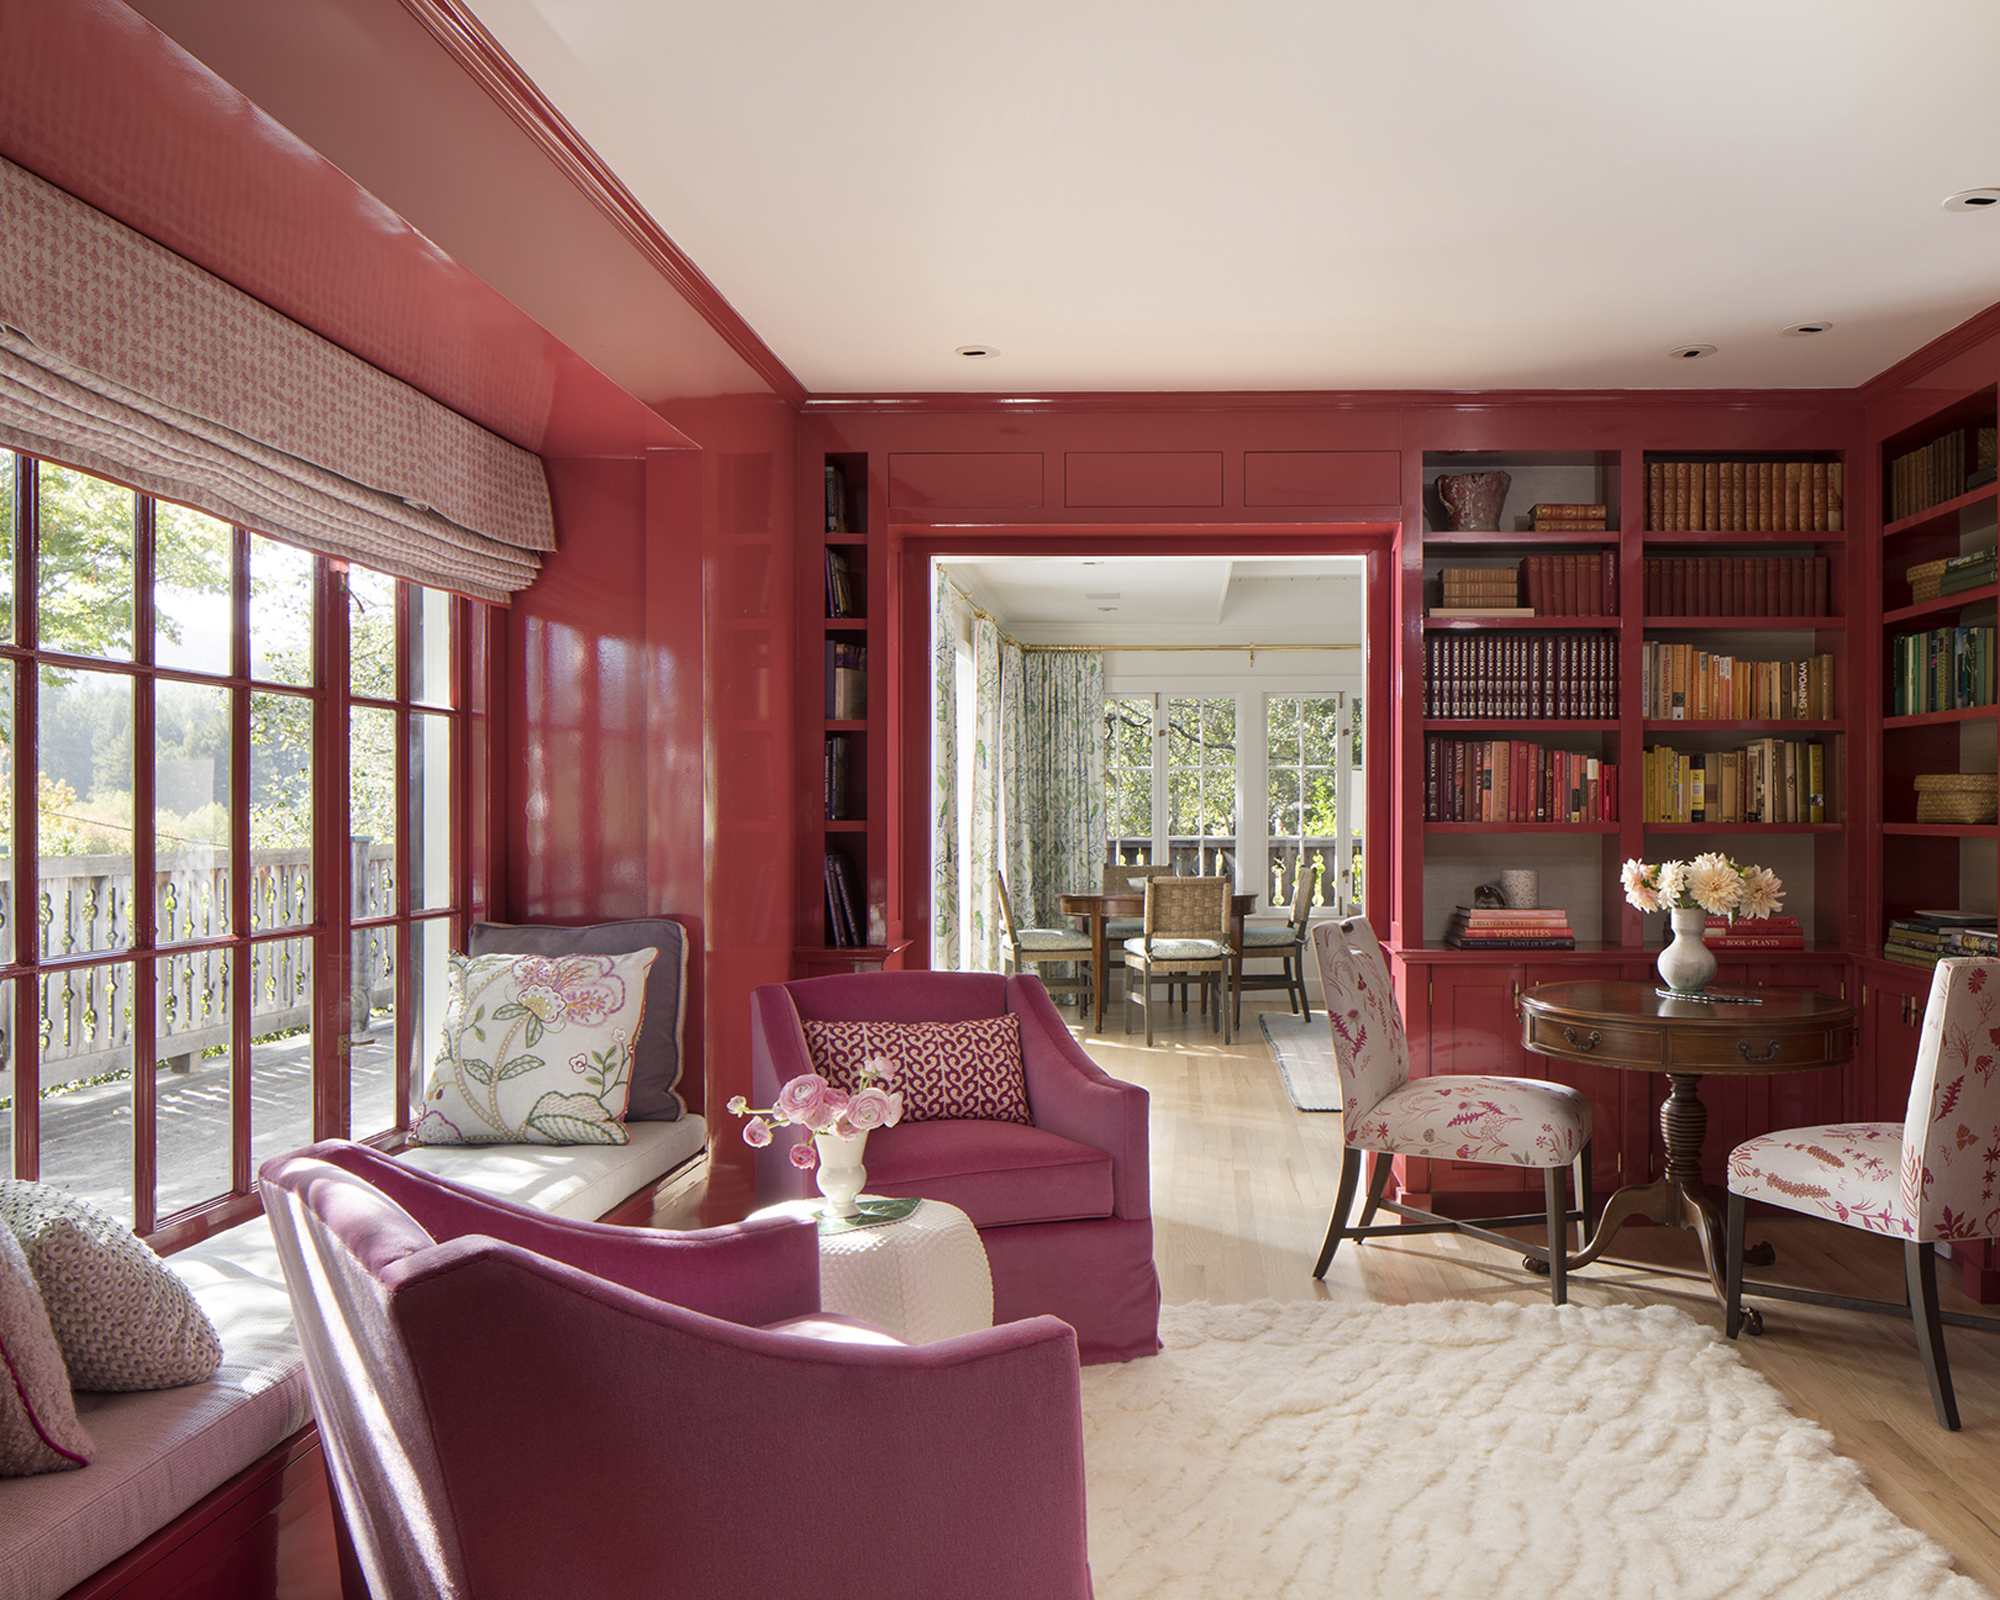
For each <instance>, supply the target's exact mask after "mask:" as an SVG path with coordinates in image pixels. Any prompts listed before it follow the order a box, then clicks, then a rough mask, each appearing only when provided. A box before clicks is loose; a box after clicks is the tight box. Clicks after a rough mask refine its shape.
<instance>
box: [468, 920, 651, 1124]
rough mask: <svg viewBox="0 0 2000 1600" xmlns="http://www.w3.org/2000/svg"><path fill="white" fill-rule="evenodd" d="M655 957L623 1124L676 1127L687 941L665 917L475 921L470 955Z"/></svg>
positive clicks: (648, 979)
mask: <svg viewBox="0 0 2000 1600" xmlns="http://www.w3.org/2000/svg"><path fill="white" fill-rule="evenodd" d="M648 945H651V946H652V947H653V948H654V949H655V950H657V951H659V955H658V956H656V957H655V958H654V961H653V966H652V970H651V971H650V972H648V973H647V974H646V1014H645V1017H644V1018H643V1019H642V1020H641V1022H640V1024H639V1037H638V1040H637V1041H636V1042H635V1043H634V1044H633V1046H632V1086H631V1091H630V1093H629V1095H628V1097H627V1099H626V1102H625V1120H626V1121H627V1122H678V1121H679V1120H680V1119H681V1117H682V1115H683V1114H684V1113H685V1112H686V1111H687V1106H686V1104H685V1102H683V1101H682V1099H681V1097H680V1096H679V1095H678V1094H676V1093H675V1092H674V1085H675V1084H677V1083H679V1082H680V1081H681V1021H682V1019H683V1017H684V1016H685V1015H686V1013H687V934H686V933H685V932H684V931H683V930H682V928H681V925H680V924H679V923H678V922H674V921H672V920H671V919H669V918H666V917H633V918H631V919H630V920H629V921H625V922H599V923H594V924H591V925H590V926H587V927H581V928H572V927H567V926H564V925H561V924H558V923H552V922H518V923H509V922H475V923H474V924H473V925H472V929H471V931H470V932H469V933H468V934H467V936H466V941H465V953H466V954H467V955H471V956H495V955H502V956H569V955H583V956H622V955H629V954H630V953H631V952H632V951H634V950H643V949H645V948H646V947H647V946H648Z"/></svg>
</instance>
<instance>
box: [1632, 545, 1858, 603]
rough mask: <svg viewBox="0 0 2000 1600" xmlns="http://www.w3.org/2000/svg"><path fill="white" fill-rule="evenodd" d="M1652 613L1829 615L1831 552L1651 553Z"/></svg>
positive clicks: (1643, 576)
mask: <svg viewBox="0 0 2000 1600" xmlns="http://www.w3.org/2000/svg"><path fill="white" fill-rule="evenodd" d="M1640 581H1641V583H1643V584H1644V586H1645V601H1646V615H1647V616H1649V617H1824V616H1827V615H1828V614H1829V612H1828V609H1827V607H1828V603H1829V591H1830V586H1831V584H1832V581H1833V570H1832V568H1831V567H1830V566H1829V565H1828V563H1827V558H1826V557H1825V556H1647V557H1646V564H1645V566H1644V567H1643V568H1642V569H1641V573H1640Z"/></svg>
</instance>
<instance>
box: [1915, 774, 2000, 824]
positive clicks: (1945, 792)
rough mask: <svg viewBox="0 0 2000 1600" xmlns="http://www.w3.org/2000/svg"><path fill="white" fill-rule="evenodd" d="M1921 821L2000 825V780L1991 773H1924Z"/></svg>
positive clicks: (1920, 776) (1919, 781)
mask: <svg viewBox="0 0 2000 1600" xmlns="http://www.w3.org/2000/svg"><path fill="white" fill-rule="evenodd" d="M1916 785H1917V821H1919V822H2000V779H1996V778H1995V776H1994V774H1992V773H1990V772H1920V773H1918V774H1917V776H1916Z"/></svg>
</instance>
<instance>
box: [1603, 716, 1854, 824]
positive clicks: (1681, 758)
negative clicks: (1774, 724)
mask: <svg viewBox="0 0 2000 1600" xmlns="http://www.w3.org/2000/svg"><path fill="white" fill-rule="evenodd" d="M1842 750H1843V746H1842V743H1841V739H1840V737H1839V735H1835V736H1834V737H1833V738H1831V739H1827V740H1824V741H1822V740H1819V739H1811V740H1807V739H1752V740H1751V741H1750V742H1749V743H1748V744H1747V745H1744V746H1743V747H1742V748H1741V749H1737V750H1695V751H1685V750H1674V749H1672V748H1670V747H1668V746H1666V745H1652V746H1649V747H1648V748H1647V750H1646V751H1645V752H1644V755H1643V756H1642V758H1641V760H1642V764H1641V767H1640V783H1641V787H1642V791H1643V794H1644V799H1645V809H1644V813H1643V815H1642V817H1641V820H1642V821H1645V822H1838V821H1840V820H1841V818H1840V782H1841V774H1840V762H1841V755H1842Z"/></svg>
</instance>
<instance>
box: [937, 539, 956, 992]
mask: <svg viewBox="0 0 2000 1600" xmlns="http://www.w3.org/2000/svg"><path fill="white" fill-rule="evenodd" d="M931 575H932V578H933V581H934V588H933V591H932V596H931V708H932V721H931V966H932V968H933V969H934V970H936V971H939V972H950V971H952V970H954V969H955V968H956V967H957V966H958V900H959V870H958V869H959V860H958V627H957V620H956V618H955V617H954V616H953V610H954V602H955V600H956V597H957V591H956V590H954V589H953V588H952V586H951V582H950V580H949V579H947V578H946V577H945V575H944V568H943V567H940V566H936V565H933V566H932V568H931Z"/></svg>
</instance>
